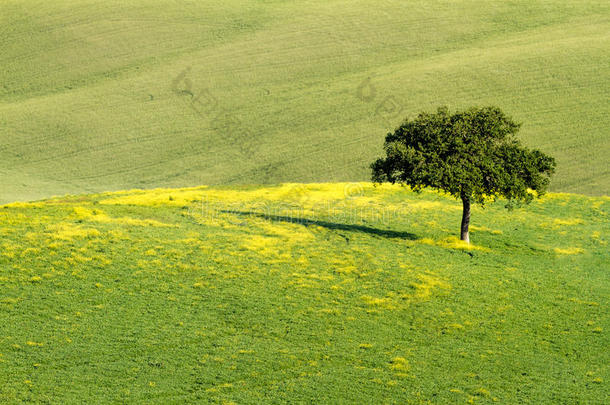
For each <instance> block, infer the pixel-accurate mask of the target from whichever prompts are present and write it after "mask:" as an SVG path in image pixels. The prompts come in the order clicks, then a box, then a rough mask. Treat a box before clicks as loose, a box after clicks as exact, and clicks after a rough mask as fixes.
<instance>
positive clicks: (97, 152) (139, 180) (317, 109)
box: [0, 0, 610, 202]
mask: <svg viewBox="0 0 610 405" xmlns="http://www.w3.org/2000/svg"><path fill="white" fill-rule="evenodd" d="M609 15H610V5H609V4H608V2H603V1H592V0H582V1H578V2H576V1H572V2H566V1H559V0H551V1H549V0H545V1H540V0H535V1H533V0H527V1H525V0H515V1H485V2H483V1H470V0H456V1H452V2H446V1H437V0H425V1H423V0H422V1H409V2H406V1H399V0H379V1H374V2H373V1H370V0H369V1H364V0H349V1H348V0H325V1H312V0H308V1H298V2H296V1H292V2H287V1H279V0H267V1H256V2H254V1H245V0H227V1H222V2H212V1H199V2H195V1H181V2H176V1H172V0H154V1H152V0H137V1H130V2H124V1H118V0H109V1H103V2H102V1H99V0H57V1H52V2H49V1H42V0H26V1H22V0H4V1H2V3H1V4H0V37H1V38H2V40H1V41H0V66H1V67H2V69H0V180H1V183H2V188H1V190H0V202H11V201H16V200H33V199H39V198H47V197H50V196H53V195H63V194H65V193H72V194H79V193H84V192H102V191H108V190H120V189H130V188H154V187H178V186H179V187H183V186H189V185H192V186H196V185H201V184H211V185H215V184H260V183H279V182H287V181H290V182H321V181H355V180H357V181H360V180H368V179H369V170H368V164H369V163H370V162H371V161H372V160H373V159H374V158H375V157H377V156H378V155H379V154H380V153H381V146H382V142H383V137H384V136H385V134H386V132H388V131H391V130H392V129H394V128H395V127H396V126H397V125H398V124H399V123H400V121H401V120H402V119H403V118H404V117H405V116H413V115H414V114H415V113H417V112H419V111H421V110H430V109H433V108H436V106H438V105H443V104H444V105H448V106H450V107H451V108H462V107H467V106H470V105H473V104H476V105H486V104H495V105H498V106H499V107H500V108H502V109H503V110H504V111H505V112H507V113H508V114H509V115H511V116H513V117H514V118H515V119H516V120H517V121H519V122H522V123H523V127H522V130H521V136H522V139H523V140H524V142H525V143H526V144H527V145H529V146H532V147H537V148H540V149H541V150H543V151H544V152H546V153H549V154H551V155H553V156H555V157H556V158H557V160H558V170H557V175H556V177H555V178H554V180H553V183H552V186H551V187H552V190H554V191H563V192H575V193H584V194H588V195H607V194H608V192H609V185H610V174H609V171H608V164H607V157H608V156H609V155H610V149H609V143H608V142H607V131H608V127H609V126H610V121H609V119H608V117H609V116H610V114H609V113H610V110H609V107H608V106H609V104H608V96H607V95H608V94H609V93H610V87H609V86H610V81H609V80H608V75H609V73H610V71H609V69H608V63H607V61H608V59H609V57H610V51H609V50H610V43H609V39H610V37H609V35H608V32H610V29H609V28H610V24H609V19H608V16H609Z"/></svg>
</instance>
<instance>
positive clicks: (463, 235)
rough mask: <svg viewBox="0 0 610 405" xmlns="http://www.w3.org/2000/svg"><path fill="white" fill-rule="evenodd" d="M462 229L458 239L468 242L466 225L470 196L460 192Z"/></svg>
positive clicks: (468, 216)
mask: <svg viewBox="0 0 610 405" xmlns="http://www.w3.org/2000/svg"><path fill="white" fill-rule="evenodd" d="M462 205H463V206H464V210H463V211H462V229H461V233H460V239H461V240H463V241H466V242H468V243H470V235H469V234H468V225H470V197H469V196H466V195H464V194H462Z"/></svg>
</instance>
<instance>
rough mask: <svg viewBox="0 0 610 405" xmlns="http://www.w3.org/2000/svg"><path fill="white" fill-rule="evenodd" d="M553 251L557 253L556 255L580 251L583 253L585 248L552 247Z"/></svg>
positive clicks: (575, 253) (576, 253) (578, 252)
mask: <svg viewBox="0 0 610 405" xmlns="http://www.w3.org/2000/svg"><path fill="white" fill-rule="evenodd" d="M553 251H554V252H555V253H557V254H558V255H578V254H581V253H584V252H585V250H584V249H582V248H575V247H570V248H565V249H562V248H555V249H553Z"/></svg>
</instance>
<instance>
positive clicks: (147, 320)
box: [0, 183, 610, 404]
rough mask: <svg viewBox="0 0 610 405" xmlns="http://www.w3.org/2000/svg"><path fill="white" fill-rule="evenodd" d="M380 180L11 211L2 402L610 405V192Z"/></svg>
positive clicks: (62, 202) (2, 320) (4, 265)
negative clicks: (480, 200)
mask: <svg viewBox="0 0 610 405" xmlns="http://www.w3.org/2000/svg"><path fill="white" fill-rule="evenodd" d="M460 209H461V206H460V204H459V203H458V202H456V201H455V200H453V199H451V198H449V197H446V196H444V195H441V194H437V193H432V192H429V191H424V192H422V193H421V194H416V193H413V192H411V191H409V190H408V189H407V188H401V187H399V186H387V185H386V186H379V187H373V186H372V185H371V184H369V183H336V184H297V183H289V184H281V185H276V186H258V187H254V186H248V187H246V186H233V187H228V186H222V187H195V188H186V189H156V190H132V191H119V192H106V193H102V194H89V195H78V196H65V197H61V198H53V199H48V200H44V201H38V202H31V203H12V204H8V205H4V206H1V207H0V283H1V284H2V291H1V293H0V402H2V403H17V402H32V403H77V402H81V401H82V400H83V398H86V399H87V401H88V402H89V403H125V402H130V403H163V404H170V403H176V404H177V403H188V402H190V403H192V402H195V401H200V402H208V403H223V404H230V403H240V404H241V403H253V404H254V403H280V402H286V403H303V402H306V403H407V404H409V403H411V404H423V403H474V404H485V403H532V404H540V403H573V404H576V403H588V404H596V403H599V404H602V403H604V402H605V400H606V399H607V398H608V396H609V394H610V392H609V390H608V379H609V378H610V372H609V371H610V370H609V368H608V365H609V364H610V358H609V354H608V350H607V348H608V346H609V343H610V342H609V338H608V329H609V328H610V324H609V323H610V319H609V316H608V315H609V314H608V305H609V304H610V303H609V302H608V297H609V296H610V294H609V293H610V283H608V274H607V271H608V254H607V252H608V235H609V226H608V212H609V209H610V199H609V198H608V197H586V196H582V195H572V194H548V195H546V196H545V197H543V198H542V199H541V200H537V201H535V202H533V203H532V204H531V205H530V206H528V207H527V208H517V209H515V210H512V211H508V210H506V209H505V208H504V207H503V203H502V202H501V201H499V202H497V203H493V204H489V205H487V206H486V207H485V208H480V207H476V208H475V209H474V211H473V217H472V220H473V225H472V228H471V229H472V235H471V237H472V244H471V245H467V244H464V243H462V242H460V241H459V240H458V239H457V238H456V235H457V234H458V229H459V228H458V225H459V219H460V215H461V212H460Z"/></svg>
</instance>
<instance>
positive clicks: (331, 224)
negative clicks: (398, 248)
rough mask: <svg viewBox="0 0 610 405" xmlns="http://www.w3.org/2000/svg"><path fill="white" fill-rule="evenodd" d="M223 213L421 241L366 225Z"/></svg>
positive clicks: (248, 212) (415, 236) (242, 212)
mask: <svg viewBox="0 0 610 405" xmlns="http://www.w3.org/2000/svg"><path fill="white" fill-rule="evenodd" d="M221 212H224V213H227V214H234V215H240V216H250V217H256V218H262V219H266V220H268V221H272V222H288V223H291V224H301V225H304V226H321V227H323V228H326V229H330V230H340V231H348V232H362V233H367V234H369V235H375V236H380V237H384V238H399V239H408V240H417V239H419V238H418V237H417V235H415V234H413V233H411V232H402V231H392V230H388V229H377V228H372V227H370V226H366V225H356V224H341V223H336V222H328V221H320V220H313V219H307V218H296V217H289V216H283V215H268V214H261V213H258V212H252V211H233V210H223V211H221Z"/></svg>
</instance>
